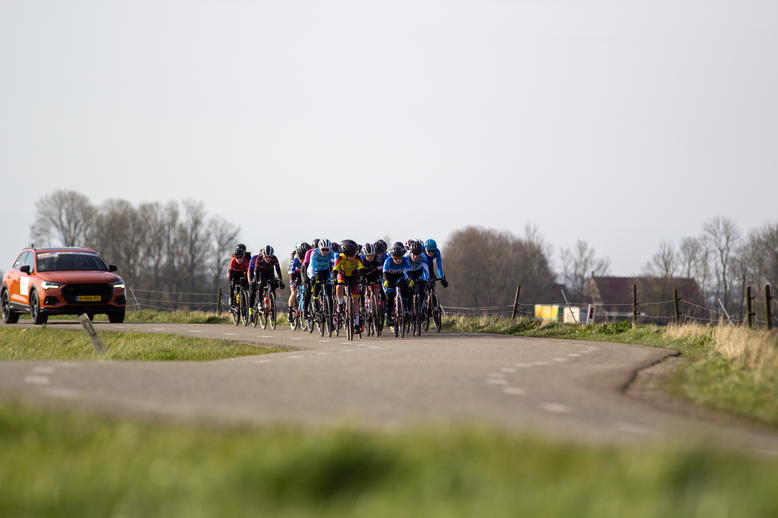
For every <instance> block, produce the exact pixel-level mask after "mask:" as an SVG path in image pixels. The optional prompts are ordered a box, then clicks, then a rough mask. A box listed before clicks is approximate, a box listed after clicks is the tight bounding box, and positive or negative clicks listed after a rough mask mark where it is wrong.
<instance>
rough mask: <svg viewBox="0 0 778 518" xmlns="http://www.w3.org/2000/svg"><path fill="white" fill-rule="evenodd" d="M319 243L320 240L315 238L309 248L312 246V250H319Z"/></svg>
mask: <svg viewBox="0 0 778 518" xmlns="http://www.w3.org/2000/svg"><path fill="white" fill-rule="evenodd" d="M320 242H321V239H319V238H318V237H317V238H316V239H314V240H313V241H311V246H312V247H313V248H319V243H320Z"/></svg>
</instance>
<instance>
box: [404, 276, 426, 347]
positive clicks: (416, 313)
mask: <svg viewBox="0 0 778 518" xmlns="http://www.w3.org/2000/svg"><path fill="white" fill-rule="evenodd" d="M422 296H423V295H422V294H421V293H419V284H418V283H416V282H414V283H413V287H412V288H411V292H410V296H409V297H408V298H409V300H408V302H409V304H408V306H409V312H410V318H409V319H408V320H409V322H408V323H407V326H408V334H411V335H415V336H421V324H422V322H421V320H422V309H421V308H422Z"/></svg>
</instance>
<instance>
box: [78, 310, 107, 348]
mask: <svg viewBox="0 0 778 518" xmlns="http://www.w3.org/2000/svg"><path fill="white" fill-rule="evenodd" d="M78 321H79V322H81V327H83V328H84V331H86V335H87V336H88V337H89V341H90V342H92V347H94V348H95V352H97V354H105V353H107V352H108V348H107V347H106V346H105V344H104V343H103V340H102V339H101V338H100V337H99V336H97V331H95V326H93V325H92V322H91V321H90V320H89V317H88V316H86V314H85V313H81V314H80V315H78Z"/></svg>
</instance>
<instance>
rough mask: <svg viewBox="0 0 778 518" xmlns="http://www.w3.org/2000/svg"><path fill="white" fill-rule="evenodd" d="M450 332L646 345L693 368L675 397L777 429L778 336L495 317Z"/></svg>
mask: <svg viewBox="0 0 778 518" xmlns="http://www.w3.org/2000/svg"><path fill="white" fill-rule="evenodd" d="M443 328H444V329H448V330H451V331H462V332H483V333H498V334H509V335H519V336H534V337H542V338H567V339H574V340H595V341H600V342H618V343H627V344H639V345H648V346H652V347H665V348H670V349H676V350H678V351H680V352H681V355H682V356H684V357H687V358H690V359H692V360H693V362H692V363H691V364H690V365H689V366H688V367H687V368H686V369H685V370H684V371H683V372H682V373H681V374H680V378H679V379H678V380H675V382H674V383H673V385H672V387H671V388H672V390H673V392H675V393H676V394H678V395H680V396H683V397H685V398H687V399H690V400H692V401H694V402H696V403H699V404H703V405H706V406H709V407H712V408H715V409H717V410H723V411H726V412H729V413H732V414H735V415H738V416H741V417H745V418H747V419H751V420H754V421H757V422H760V423H764V424H767V425H770V426H775V427H778V333H776V332H771V333H768V332H766V331H763V330H749V329H745V328H732V327H728V326H724V325H722V326H713V327H711V326H700V325H694V324H687V325H682V326H677V327H676V326H670V327H658V326H654V325H639V326H637V327H636V328H635V329H633V328H632V326H631V324H630V323H629V322H614V323H607V324H590V325H587V326H580V325H575V324H559V323H556V322H543V321H539V320H529V319H522V320H516V321H513V320H511V319H509V318H498V317H447V318H446V319H445V320H444V322H443Z"/></svg>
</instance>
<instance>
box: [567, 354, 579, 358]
mask: <svg viewBox="0 0 778 518" xmlns="http://www.w3.org/2000/svg"><path fill="white" fill-rule="evenodd" d="M568 356H572V357H574V358H575V357H577V356H581V355H580V354H568Z"/></svg>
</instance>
